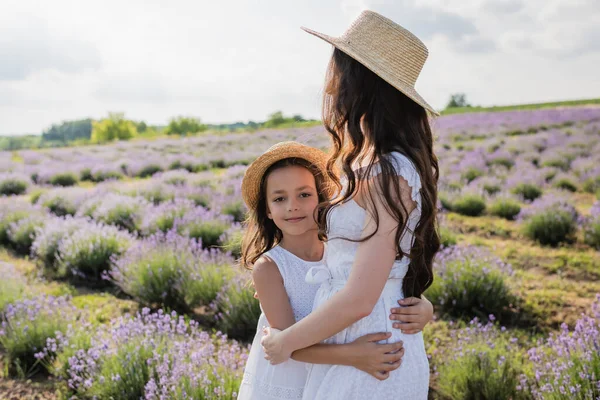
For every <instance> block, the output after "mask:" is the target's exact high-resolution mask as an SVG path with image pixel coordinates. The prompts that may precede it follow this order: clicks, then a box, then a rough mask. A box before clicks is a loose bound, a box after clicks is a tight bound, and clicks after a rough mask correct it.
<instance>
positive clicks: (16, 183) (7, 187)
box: [0, 178, 28, 196]
mask: <svg viewBox="0 0 600 400" xmlns="http://www.w3.org/2000/svg"><path fill="white" fill-rule="evenodd" d="M27 186H28V184H27V182H26V181H24V180H22V179H19V178H7V179H4V180H2V181H0V196H11V195H20V194H23V193H25V192H26V191H27Z"/></svg>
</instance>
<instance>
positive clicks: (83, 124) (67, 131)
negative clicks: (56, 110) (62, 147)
mask: <svg viewBox="0 0 600 400" xmlns="http://www.w3.org/2000/svg"><path fill="white" fill-rule="evenodd" d="M91 136H92V120H91V119H89V118H88V119H82V120H77V121H64V122H62V123H61V124H57V125H52V126H51V127H50V129H48V130H47V131H45V132H44V133H42V140H43V141H45V142H62V143H68V142H72V141H75V140H80V139H84V140H89V139H90V137H91Z"/></svg>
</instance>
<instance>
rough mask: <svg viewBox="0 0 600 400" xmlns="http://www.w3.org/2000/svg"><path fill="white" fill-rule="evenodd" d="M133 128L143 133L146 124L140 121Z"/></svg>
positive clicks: (146, 126) (146, 127)
mask: <svg viewBox="0 0 600 400" xmlns="http://www.w3.org/2000/svg"><path fill="white" fill-rule="evenodd" d="M135 129H136V130H137V131H138V133H144V132H146V129H148V125H146V123H145V122H144V121H140V122H138V123H137V124H136V125H135Z"/></svg>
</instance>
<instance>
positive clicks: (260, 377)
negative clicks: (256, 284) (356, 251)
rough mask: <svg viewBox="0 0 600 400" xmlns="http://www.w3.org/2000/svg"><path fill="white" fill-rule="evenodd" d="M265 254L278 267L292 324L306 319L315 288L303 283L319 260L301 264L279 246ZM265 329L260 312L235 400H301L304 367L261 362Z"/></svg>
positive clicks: (301, 365) (289, 361) (305, 372)
mask: <svg viewBox="0 0 600 400" xmlns="http://www.w3.org/2000/svg"><path fill="white" fill-rule="evenodd" d="M265 255H266V256H268V257H269V258H270V259H271V260H273V262H275V264H277V268H279V272H280V273H281V276H282V277H283V284H284V286H285V290H286V292H287V294H288V297H289V299H290V304H291V306H292V310H293V311H294V317H295V319H296V322H297V321H299V320H301V319H302V318H304V317H306V316H307V315H308V314H309V313H310V312H311V311H312V305H313V300H314V298H315V294H316V292H317V289H319V286H318V285H314V284H310V283H307V282H306V281H305V276H306V274H307V272H308V270H309V269H310V268H312V267H317V268H318V267H322V266H323V265H324V264H323V260H321V261H317V262H310V261H305V260H302V259H301V258H299V257H296V256H295V255H294V254H292V253H290V252H289V251H287V250H285V249H283V248H282V247H280V246H276V247H274V248H273V249H271V250H269V251H267V252H266V253H265ZM324 258H325V255H323V259H324ZM261 310H262V306H261ZM265 326H270V325H269V322H268V321H267V318H266V316H265V314H264V312H263V313H261V314H260V317H259V319H258V324H257V327H256V335H255V336H254V340H253V342H252V347H251V348H250V354H249V355H248V360H247V361H246V368H245V370H244V376H243V378H242V384H241V386H240V391H239V394H238V397H237V398H238V400H250V399H252V400H275V399H277V400H281V399H286V400H287V399H296V400H299V399H302V394H303V389H304V385H305V383H306V376H307V375H308V368H307V365H308V364H305V363H302V362H298V361H294V360H292V359H290V360H288V361H286V362H284V363H282V364H278V365H271V363H270V362H269V361H267V360H265V358H264V357H265V353H264V351H263V349H262V346H261V344H260V341H261V339H262V337H263V336H264V335H263V332H262V330H263V327H265Z"/></svg>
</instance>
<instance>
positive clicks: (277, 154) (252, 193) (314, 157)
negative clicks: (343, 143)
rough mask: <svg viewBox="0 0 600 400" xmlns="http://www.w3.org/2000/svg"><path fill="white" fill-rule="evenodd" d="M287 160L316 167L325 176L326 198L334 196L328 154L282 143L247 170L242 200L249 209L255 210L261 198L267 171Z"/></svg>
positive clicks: (299, 144)
mask: <svg viewBox="0 0 600 400" xmlns="http://www.w3.org/2000/svg"><path fill="white" fill-rule="evenodd" d="M286 158H301V159H303V160H306V161H308V162H309V163H311V164H313V165H315V166H316V167H317V168H318V169H319V171H320V172H321V174H322V175H323V178H324V180H325V181H326V184H325V185H324V188H323V190H325V193H324V196H325V198H327V199H329V198H330V197H331V195H332V190H333V185H331V184H329V183H327V181H329V179H328V175H327V160H328V157H327V154H325V153H324V152H323V151H321V150H319V149H316V148H314V147H310V146H306V145H303V144H301V143H297V142H282V143H278V144H276V145H274V146H272V147H271V148H269V149H268V150H267V151H266V152H265V153H263V154H262V155H261V156H259V157H258V158H257V159H256V160H254V162H253V163H252V164H250V166H249V167H248V169H247V170H246V172H245V173H244V178H243V180H242V198H243V199H244V202H245V203H246V205H247V206H248V208H249V209H251V210H254V209H256V207H257V205H258V199H259V197H260V186H261V183H262V179H263V176H264V175H265V173H266V172H267V170H268V169H269V168H270V167H271V166H272V165H273V164H275V163H276V162H278V161H281V160H284V159H286Z"/></svg>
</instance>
